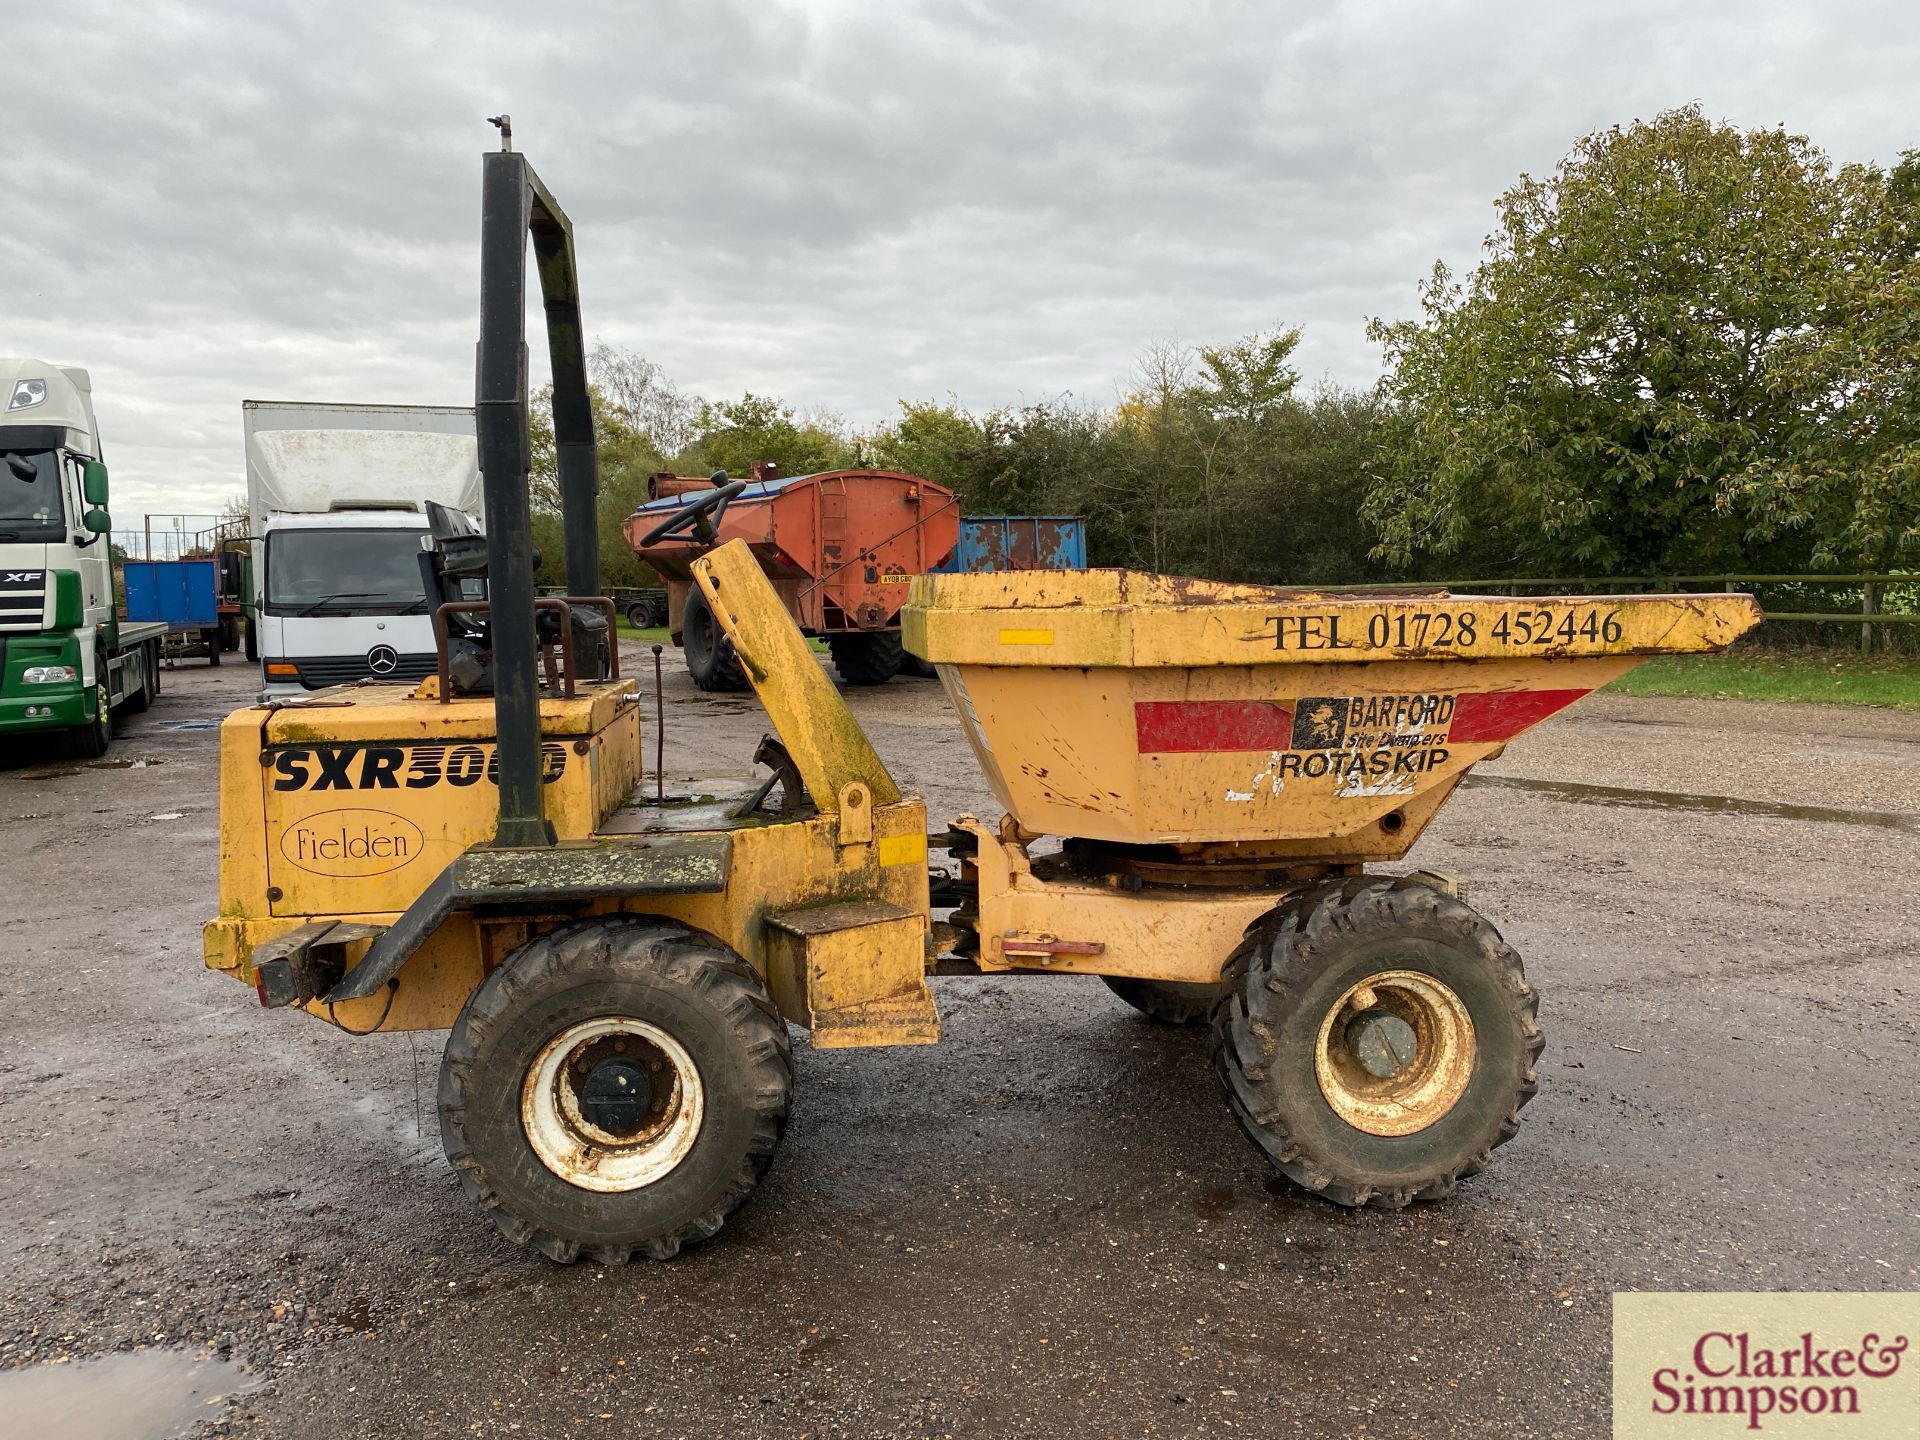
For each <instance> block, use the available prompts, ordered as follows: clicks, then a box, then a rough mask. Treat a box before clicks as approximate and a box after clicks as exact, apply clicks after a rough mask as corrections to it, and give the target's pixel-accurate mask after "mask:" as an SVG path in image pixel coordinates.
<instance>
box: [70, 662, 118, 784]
mask: <svg viewBox="0 0 1920 1440" xmlns="http://www.w3.org/2000/svg"><path fill="white" fill-rule="evenodd" d="M93 663H94V671H93V673H94V685H93V704H94V716H93V719H91V720H89V721H86V722H85V723H83V724H80V725H75V726H74V727H73V728H72V729H70V730H68V731H67V748H68V749H69V750H71V751H72V752H73V754H75V755H77V756H78V757H79V758H80V759H82V760H98V759H99V758H100V757H101V756H102V755H104V754H106V753H107V747H108V746H109V745H111V744H113V699H112V696H111V694H110V693H109V692H108V690H107V660H106V657H105V656H104V655H102V656H99V657H97V658H96V659H95V660H94V662H93Z"/></svg>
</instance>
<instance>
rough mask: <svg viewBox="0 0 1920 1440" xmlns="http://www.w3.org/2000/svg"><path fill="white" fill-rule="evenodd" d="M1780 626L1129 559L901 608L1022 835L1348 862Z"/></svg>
mask: <svg viewBox="0 0 1920 1440" xmlns="http://www.w3.org/2000/svg"><path fill="white" fill-rule="evenodd" d="M1762 618H1763V616H1762V613H1761V611H1760V608H1759V606H1758V604H1757V603H1756V602H1755V601H1754V600H1753V598H1752V597H1751V596H1746V595H1605V596H1578V597H1566V596H1555V597H1552V598H1507V597H1487V596H1471V595H1453V594H1449V593H1447V592H1445V591H1424V592H1412V591H1409V592H1405V593H1395V594H1360V593H1345V594H1342V593H1339V592H1311V591H1302V590H1283V589H1270V588H1267V587H1262V586H1249V585H1226V584H1219V583H1215V582H1210V581H1199V580H1185V579H1179V578H1176V577H1171V576H1164V575H1152V574H1145V573H1141V572H1136V571H1127V570H1090V571H1082V572H1077V573H1068V572H1057V571H1035V572H1028V573H1024V574H987V575H925V576H921V577H919V578H918V579H916V580H915V581H914V582H913V589H912V592H911V597H910V600H909V603H908V605H907V607H906V609H905V610H904V611H903V612H902V622H903V632H904V635H903V638H904V641H905V644H906V648H907V649H908V650H910V651H911V652H912V653H914V654H915V655H918V656H920V657H921V658H922V659H924V660H928V661H931V662H932V663H933V664H935V665H937V666H938V667H939V671H940V676H941V679H942V680H943V682H944V683H945V685H946V687H947V690H948V693H949V695H950V696H951V698H952V700H953V702H954V708H955V709H956V710H957V711H958V713H959V715H960V717H961V720H962V723H963V724H964V725H965V727H966V732H967V737H968V739H969V740H970V741H971V742H972V745H973V749H974V753H975V755H976V756H977V758H978V760H979V762H980V767H981V769H982V770H983V771H984V772H985V774H986V777H987V780H988V782H989V783H990V784H991V786H992V787H993V791H994V795H995V797H996V798H997V799H998V800H999V801H1000V803H1001V804H1002V805H1004V806H1005V807H1006V809H1007V810H1008V811H1009V812H1010V813H1011V814H1012V815H1013V816H1014V817H1015V819H1017V820H1018V822H1019V823H1020V824H1021V825H1022V826H1023V827H1024V828H1025V829H1027V830H1029V831H1033V832H1035V833H1039V834H1051V835H1060V836H1070V837H1077V838H1081V839H1087V840H1104V841H1114V842H1120V843H1132V844H1154V843H1183V842H1200V843H1210V842H1228V843H1234V844H1245V843H1248V842H1260V843H1261V844H1262V845H1263V848H1266V849H1268V850H1269V852H1270V853H1273V854H1275V855H1288V854H1297V855H1302V856H1314V857H1317V858H1323V859H1329V860H1337V859H1343V858H1351V859H1381V858H1392V857H1394V856H1397V855H1399V854H1403V853H1404V852H1405V851H1406V849H1407V847H1408V846H1410V845H1411V844H1412V843H1413V841H1414V839H1415V837H1416V836H1417V835H1418V834H1419V832H1420V830H1421V829H1422V828H1423V827H1424V826H1425V825H1426V823H1427V821H1428V820H1429V819H1431V818H1432V816H1433V814H1434V812H1435V811H1436V810H1437V809H1438V808H1439V806H1440V804H1441V802H1442V801H1444V800H1445V799H1446V797H1447V795H1448V794H1450V793H1451V792H1452V790H1453V788H1454V787H1455V786H1456V785H1458V784H1459V782H1460V780H1461V779H1462V777H1463V776H1465V774H1466V773H1467V771H1468V770H1469V769H1471V768H1472V767H1473V765H1474V764H1475V763H1476V762H1478V761H1480V760H1484V759H1487V758H1488V757H1490V756H1492V755H1495V754H1498V753H1499V751H1500V749H1501V747H1502V746H1503V745H1505V744H1506V742H1507V741H1509V740H1511V739H1513V738H1514V737H1515V736H1516V735H1519V734H1520V733H1522V732H1523V731H1525V730H1528V729H1531V728H1532V727H1533V726H1534V725H1537V724H1538V723H1539V722H1540V721H1542V720H1544V719H1546V718H1547V717H1548V716H1549V715H1552V714H1554V713H1555V712H1556V711H1559V710H1561V709H1563V708H1565V707H1566V706H1567V705H1570V704H1572V703H1573V702H1574V701H1576V700H1578V699H1580V698H1581V697H1582V696H1584V695H1586V694H1588V693H1589V692H1591V691H1593V690H1595V689H1597V688H1599V687H1600V686H1602V685H1604V684H1606V683H1607V682H1608V681H1609V680H1612V679H1614V678H1615V677H1616V676H1619V675H1621V674H1624V673H1625V672H1626V671H1628V670H1630V669H1632V668H1633V667H1634V666H1635V665H1636V664H1638V663H1639V662H1640V661H1641V660H1643V659H1646V658H1647V657H1649V656H1652V655H1664V654H1680V653H1688V652H1698V651H1709V650H1718V649H1721V648H1723V647H1724V646H1726V645H1728V644H1729V643H1731V642H1732V641H1733V640H1734V639H1736V638H1737V637H1738V636H1740V635H1742V634H1744V633H1746V632H1747V631H1748V630H1750V629H1752V628H1753V627H1754V626H1755V625H1757V624H1759V623H1760V621H1761V619H1762Z"/></svg>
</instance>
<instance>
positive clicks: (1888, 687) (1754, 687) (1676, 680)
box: [1607, 650, 1920, 710]
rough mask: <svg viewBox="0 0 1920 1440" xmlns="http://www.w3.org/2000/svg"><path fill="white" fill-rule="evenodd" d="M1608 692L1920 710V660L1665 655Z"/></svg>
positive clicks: (1806, 654)
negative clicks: (1793, 701)
mask: <svg viewBox="0 0 1920 1440" xmlns="http://www.w3.org/2000/svg"><path fill="white" fill-rule="evenodd" d="M1607 689H1608V690H1610V691H1612V692H1614V693H1615V694H1620V695H1695V696H1703V697H1706V698H1710V699H1722V700H1800V701H1809V702H1813V703H1816V704H1822V705H1891V706H1894V707H1897V708H1899V709H1902V710H1920V660H1916V659H1906V658H1900V659H1884V658H1879V657H1874V658H1868V657H1866V656H1863V655H1848V654H1847V653H1845V652H1844V651H1832V652H1817V651H1802V652H1781V651H1765V650H1744V651H1740V652H1738V653H1735V654H1731V655H1662V656H1658V657H1656V658H1654V659H1652V660H1649V661H1647V662H1646V663H1645V664H1644V665H1641V666H1640V667H1639V668H1638V669H1636V670H1632V671H1630V672H1628V673H1627V674H1625V675H1623V676H1621V677H1620V678H1619V679H1618V680H1616V681H1614V682H1613V683H1612V684H1611V685H1609V686H1608V687H1607Z"/></svg>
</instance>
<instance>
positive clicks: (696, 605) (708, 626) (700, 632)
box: [680, 585, 747, 691]
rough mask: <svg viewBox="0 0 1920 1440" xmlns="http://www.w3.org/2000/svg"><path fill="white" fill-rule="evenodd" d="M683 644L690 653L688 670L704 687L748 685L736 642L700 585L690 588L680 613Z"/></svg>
mask: <svg viewBox="0 0 1920 1440" xmlns="http://www.w3.org/2000/svg"><path fill="white" fill-rule="evenodd" d="M680 643H681V645H682V646H683V647H684V648H685V650H686V654H687V673H688V674H689V675H691V676H693V683H694V684H695V685H698V686H699V687H700V688H701V689H702V690H721V691H724V690H744V689H746V688H747V672H746V671H745V670H744V669H742V668H741V665H740V657H739V656H738V655H735V654H734V653H733V642H732V641H731V640H729V639H727V636H726V632H725V631H723V630H722V629H721V628H720V622H719V621H718V620H716V619H714V618H713V608H712V607H711V606H710V605H708V604H707V597H706V594H705V592H704V591H702V590H701V589H700V587H699V586H697V585H696V586H694V587H692V588H691V589H689V590H688V591H687V604H686V609H685V610H683V611H682V612H681V614H680Z"/></svg>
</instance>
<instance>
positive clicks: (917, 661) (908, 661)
mask: <svg viewBox="0 0 1920 1440" xmlns="http://www.w3.org/2000/svg"><path fill="white" fill-rule="evenodd" d="M900 673H901V674H902V675H908V676H911V677H912V678H913V679H915V680H938V679H939V678H940V671H939V670H938V668H936V667H935V665H934V664H933V662H932V661H931V660H922V659H921V658H920V657H919V656H918V655H915V654H914V653H913V652H912V651H910V650H902V651H901V652H900Z"/></svg>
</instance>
